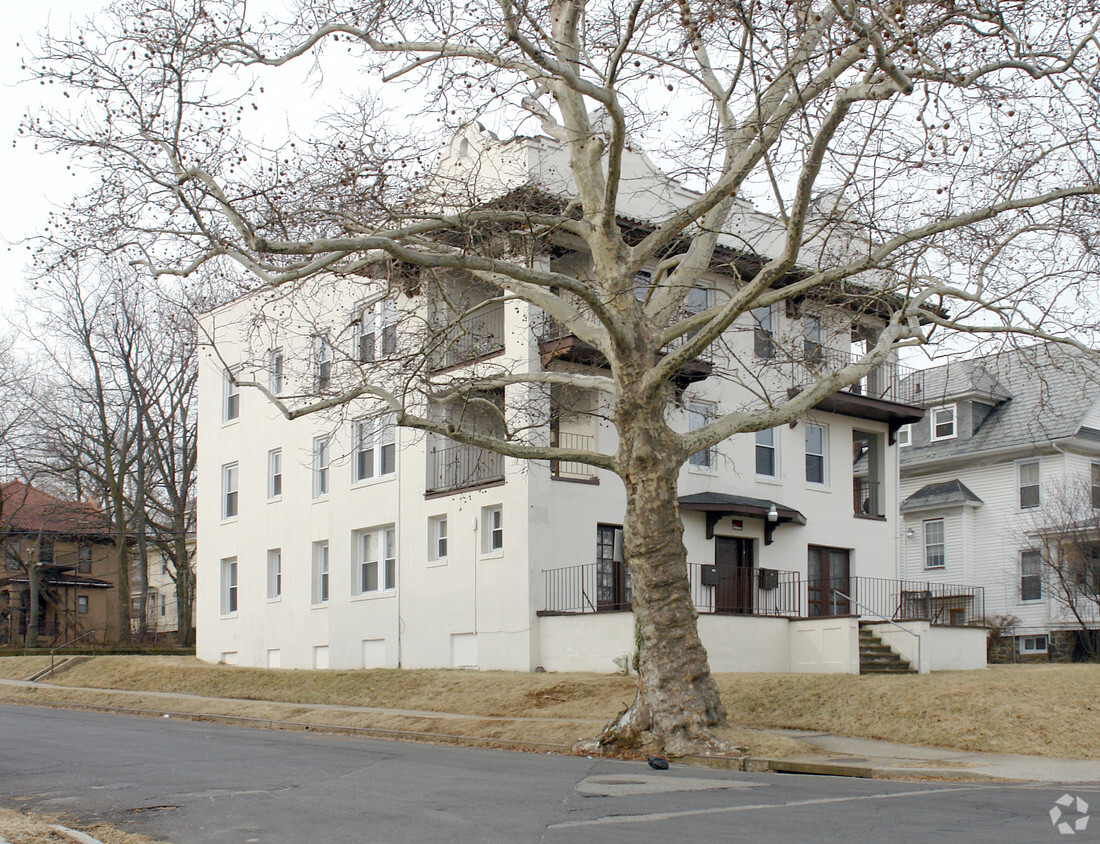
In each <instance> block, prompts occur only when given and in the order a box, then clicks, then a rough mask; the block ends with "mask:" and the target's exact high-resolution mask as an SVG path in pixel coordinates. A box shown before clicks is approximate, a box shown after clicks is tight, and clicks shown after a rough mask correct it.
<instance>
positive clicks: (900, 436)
mask: <svg viewBox="0 0 1100 844" xmlns="http://www.w3.org/2000/svg"><path fill="white" fill-rule="evenodd" d="M894 441H895V442H896V443H897V444H898V448H905V447H906V446H908V445H912V444H913V424H912V423H909V424H908V425H902V426H901V427H900V428H898V433H897V437H896V439H895V440H894Z"/></svg>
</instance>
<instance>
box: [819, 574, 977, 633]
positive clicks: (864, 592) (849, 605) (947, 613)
mask: <svg viewBox="0 0 1100 844" xmlns="http://www.w3.org/2000/svg"><path fill="white" fill-rule="evenodd" d="M845 595H847V596H849V597H851V599H852V600H851V601H848V600H847V599H846V598H845V597H844V596H845ZM854 602H858V603H859V604H862V605H863V607H864V608H866V610H867V611H869V612H870V613H872V614H873V615H870V616H868V618H873V617H882V618H888V619H890V620H891V621H927V622H930V623H932V624H945V625H952V626H962V625H973V624H980V623H982V620H983V619H984V618H985V589H984V588H983V587H981V586H964V585H961V584H957V583H930V582H926V581H917V580H891V579H888V578H882V577H839V578H828V579H818V580H814V579H807V580H806V615H807V616H810V617H817V616H825V615H861V614H864V613H861V610H860V607H859V606H853V603H854Z"/></svg>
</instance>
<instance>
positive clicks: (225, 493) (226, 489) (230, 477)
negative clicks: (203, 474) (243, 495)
mask: <svg viewBox="0 0 1100 844" xmlns="http://www.w3.org/2000/svg"><path fill="white" fill-rule="evenodd" d="M238 482H239V478H238V473H237V464H236V463H228V464H226V465H225V466H222V518H223V519H235V518H236V517H237V485H238Z"/></svg>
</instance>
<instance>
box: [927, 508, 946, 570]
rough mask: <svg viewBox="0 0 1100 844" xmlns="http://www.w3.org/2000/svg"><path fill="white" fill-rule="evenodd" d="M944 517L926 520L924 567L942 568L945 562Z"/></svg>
mask: <svg viewBox="0 0 1100 844" xmlns="http://www.w3.org/2000/svg"><path fill="white" fill-rule="evenodd" d="M945 560H946V557H945V555H944V533H943V519H927V520H926V521H925V522H924V567H925V568H926V569H942V568H943V567H944V564H945Z"/></svg>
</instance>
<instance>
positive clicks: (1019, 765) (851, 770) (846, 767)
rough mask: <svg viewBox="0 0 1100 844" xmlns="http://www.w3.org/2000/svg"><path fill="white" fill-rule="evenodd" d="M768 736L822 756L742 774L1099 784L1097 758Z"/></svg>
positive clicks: (760, 765) (767, 764)
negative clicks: (809, 748)
mask: <svg viewBox="0 0 1100 844" xmlns="http://www.w3.org/2000/svg"><path fill="white" fill-rule="evenodd" d="M768 732H771V733H775V734H776V735H783V736H787V737H788V738H793V739H797V740H798V741H803V742H806V743H807V744H811V745H813V746H814V747H817V748H820V749H821V750H823V751H824V752H825V755H823V756H810V757H803V758H799V757H792V758H788V759H774V760H753V759H747V760H745V763H744V764H743V768H744V769H745V770H768V771H779V772H787V773H805V774H826V775H827V774H833V775H839V776H856V777H874V778H878V779H913V778H926V777H935V778H943V779H976V780H1017V781H1021V782H1052V783H1098V784H1100V760H1096V761H1093V760H1086V759H1053V758H1050V757H1047V756H1023V755H1017V754H1010V753H978V752H973V751H967V750H945V749H942V748H935V747H913V746H910V745H906V744H894V743H893V742H888V741H874V740H872V739H858V738H844V737H842V736H833V735H829V734H828V733H818V732H808V731H805V730H768Z"/></svg>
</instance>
